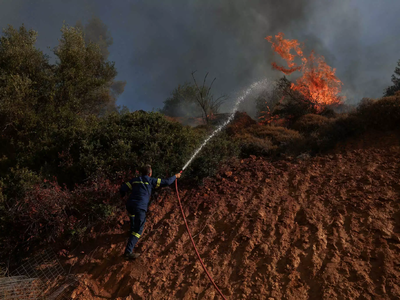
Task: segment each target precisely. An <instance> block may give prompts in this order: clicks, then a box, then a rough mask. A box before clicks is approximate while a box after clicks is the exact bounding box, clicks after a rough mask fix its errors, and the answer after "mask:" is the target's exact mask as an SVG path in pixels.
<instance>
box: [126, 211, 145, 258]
mask: <svg viewBox="0 0 400 300" xmlns="http://www.w3.org/2000/svg"><path fill="white" fill-rule="evenodd" d="M126 209H127V210H128V213H129V219H130V221H131V230H130V235H129V239H128V244H127V245H126V249H125V254H129V253H132V251H133V248H134V247H135V245H136V244H137V242H138V241H139V238H140V236H141V235H142V232H143V227H144V223H146V211H145V210H144V209H136V208H134V207H131V206H128V205H127V206H126Z"/></svg>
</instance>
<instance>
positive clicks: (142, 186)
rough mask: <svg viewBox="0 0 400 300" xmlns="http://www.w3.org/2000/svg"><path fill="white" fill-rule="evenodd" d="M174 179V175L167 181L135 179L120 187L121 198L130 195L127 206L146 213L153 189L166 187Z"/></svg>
mask: <svg viewBox="0 0 400 300" xmlns="http://www.w3.org/2000/svg"><path fill="white" fill-rule="evenodd" d="M175 179H176V177H175V175H174V176H172V177H170V178H168V179H161V178H152V177H149V176H147V175H146V176H140V177H136V178H133V179H131V180H130V181H128V182H125V183H123V184H122V185H121V188H120V192H121V196H124V195H125V194H126V193H130V195H129V199H128V202H127V205H129V206H132V207H133V208H135V209H144V210H145V211H147V207H148V206H149V201H150V195H151V191H152V190H153V189H154V188H158V187H163V186H168V185H170V184H172V183H173V182H174V181H175Z"/></svg>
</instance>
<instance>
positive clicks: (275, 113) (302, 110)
mask: <svg viewBox="0 0 400 300" xmlns="http://www.w3.org/2000/svg"><path fill="white" fill-rule="evenodd" d="M291 85H292V83H291V82H290V81H289V80H288V79H287V78H286V77H285V76H284V77H282V78H280V79H279V80H278V81H277V82H276V83H275V86H274V89H273V91H272V93H271V94H270V96H269V98H268V100H267V103H269V105H268V104H267V110H265V111H261V112H260V113H259V115H260V119H261V120H262V122H263V123H265V124H271V123H273V121H274V120H276V119H281V118H283V119H285V120H286V121H287V125H288V126H290V125H291V124H293V123H294V122H295V121H296V120H297V119H298V118H300V117H301V116H303V115H305V114H309V113H317V111H318V107H317V105H316V104H315V103H314V102H313V101H311V100H310V99H308V98H306V97H305V96H304V95H303V94H301V93H300V92H298V91H294V90H293V89H292V88H291ZM258 102H260V100H258ZM258 107H260V108H262V107H263V106H262V105H261V104H258Z"/></svg>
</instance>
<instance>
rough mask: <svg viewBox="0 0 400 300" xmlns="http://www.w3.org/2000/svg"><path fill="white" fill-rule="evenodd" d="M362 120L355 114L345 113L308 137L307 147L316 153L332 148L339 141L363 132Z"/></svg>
mask: <svg viewBox="0 0 400 300" xmlns="http://www.w3.org/2000/svg"><path fill="white" fill-rule="evenodd" d="M364 130H365V127H364V125H363V123H362V121H361V120H360V119H359V118H357V117H356V116H354V115H351V114H350V115H343V116H340V117H338V118H336V119H334V120H333V121H331V122H328V123H326V124H325V125H324V126H321V127H320V128H319V129H318V130H317V131H314V132H313V133H312V134H311V135H310V136H309V138H308V139H307V147H308V148H309V149H310V150H311V151H312V152H314V153H318V152H323V151H326V150H329V149H332V148H333V147H334V146H335V145H336V144H337V143H338V142H339V141H343V140H346V139H348V138H349V137H352V136H356V135H359V134H361V133H363V132H364Z"/></svg>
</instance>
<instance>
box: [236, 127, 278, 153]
mask: <svg viewBox="0 0 400 300" xmlns="http://www.w3.org/2000/svg"><path fill="white" fill-rule="evenodd" d="M236 139H237V142H238V144H239V147H240V156H241V157H249V156H250V155H256V156H268V155H270V154H271V153H272V152H273V151H274V150H276V149H277V148H278V147H277V146H275V145H273V143H272V142H271V141H270V140H269V139H268V138H258V137H255V136H253V135H250V134H248V133H245V134H242V135H238V136H237V137H236Z"/></svg>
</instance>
